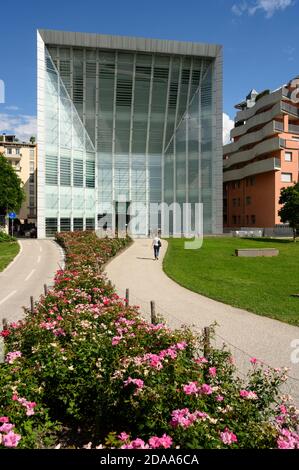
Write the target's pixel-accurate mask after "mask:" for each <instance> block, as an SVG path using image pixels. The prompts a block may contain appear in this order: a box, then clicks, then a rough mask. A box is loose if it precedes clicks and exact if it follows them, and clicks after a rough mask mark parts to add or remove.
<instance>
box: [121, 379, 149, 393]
mask: <svg viewBox="0 0 299 470" xmlns="http://www.w3.org/2000/svg"><path fill="white" fill-rule="evenodd" d="M130 384H134V385H136V387H137V389H136V391H135V393H134V395H137V393H138V392H139V391H140V390H142V389H143V387H144V381H143V380H142V379H132V377H129V378H128V379H127V380H125V381H124V386H125V387H127V386H128V385H130Z"/></svg>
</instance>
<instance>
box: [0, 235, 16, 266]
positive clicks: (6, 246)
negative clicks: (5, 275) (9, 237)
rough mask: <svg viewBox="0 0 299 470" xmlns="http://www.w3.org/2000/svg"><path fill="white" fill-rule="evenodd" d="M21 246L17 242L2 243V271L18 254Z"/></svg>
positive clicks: (0, 244)
mask: <svg viewBox="0 0 299 470" xmlns="http://www.w3.org/2000/svg"><path fill="white" fill-rule="evenodd" d="M19 249H20V245H19V244H18V243H17V242H0V271H3V269H4V268H6V266H7V265H8V264H9V263H10V262H11V261H12V260H13V259H14V257H15V256H16V255H17V254H18V252H19Z"/></svg>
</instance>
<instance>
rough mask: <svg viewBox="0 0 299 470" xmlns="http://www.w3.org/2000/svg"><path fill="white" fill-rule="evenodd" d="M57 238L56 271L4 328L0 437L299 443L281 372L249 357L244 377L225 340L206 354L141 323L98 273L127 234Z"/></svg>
mask: <svg viewBox="0 0 299 470" xmlns="http://www.w3.org/2000/svg"><path fill="white" fill-rule="evenodd" d="M57 241H58V242H59V243H60V244H61V245H62V246H63V247H64V249H65V252H66V267H65V269H64V270H60V271H58V272H57V275H56V278H55V285H54V287H53V288H52V289H51V290H50V291H49V292H48V294H47V296H45V297H41V299H40V301H39V302H38V304H36V306H35V309H34V313H33V314H31V313H29V312H28V313H27V316H26V319H25V320H24V321H22V322H18V323H13V324H11V325H9V328H8V330H6V331H3V332H2V335H3V336H4V339H5V348H6V362H5V364H3V365H1V367H0V390H1V391H0V406H1V408H0V409H1V411H0V424H1V423H3V425H2V426H0V446H1V445H2V446H4V447H32V448H38V447H55V446H57V445H58V446H60V447H82V446H84V444H85V447H97V448H102V447H103V446H104V447H119V448H169V447H177V446H179V447H181V448H244V447H245V448H252V447H257V448H275V447H279V448H298V447H299V439H298V434H297V431H296V429H297V426H298V413H297V410H296V409H295V407H294V406H293V405H292V403H291V402H290V401H289V397H283V396H282V397H281V396H280V395H279V386H280V384H281V383H282V382H283V381H284V380H285V376H284V375H285V371H283V370H282V371H280V370H277V371H274V370H269V369H267V368H265V367H263V366H262V365H261V364H260V363H259V362H258V361H256V360H255V359H253V360H252V361H251V362H252V365H251V370H250V372H249V374H248V377H247V378H246V380H243V379H242V380H241V379H240V378H238V375H237V373H236V369H235V366H234V364H233V360H232V358H231V355H230V353H229V352H228V351H227V350H225V349H223V350H216V349H211V350H210V352H209V354H208V357H203V344H202V339H201V338H200V337H197V336H196V335H194V333H192V331H191V330H189V329H187V328H182V329H180V330H175V331H173V330H170V329H169V328H168V327H167V326H166V325H165V324H164V323H163V322H161V323H159V324H157V325H153V324H150V323H148V322H146V321H145V320H144V319H143V318H142V317H141V315H140V314H139V310H138V307H137V306H129V305H127V303H126V301H125V299H121V298H119V297H118V296H117V295H116V293H115V291H114V289H113V287H112V285H111V283H110V282H109V281H108V280H107V279H106V277H105V275H104V274H103V266H104V264H105V262H106V261H107V260H108V259H109V258H110V257H111V256H113V255H114V254H116V253H117V251H118V250H120V249H122V248H123V247H125V246H126V245H127V244H128V243H129V242H130V240H129V239H108V238H107V239H98V238H97V237H96V236H95V234H94V233H92V232H75V233H63V234H59V235H58V236H57ZM1 416H2V417H1ZM1 419H2V421H1ZM86 443H88V444H86Z"/></svg>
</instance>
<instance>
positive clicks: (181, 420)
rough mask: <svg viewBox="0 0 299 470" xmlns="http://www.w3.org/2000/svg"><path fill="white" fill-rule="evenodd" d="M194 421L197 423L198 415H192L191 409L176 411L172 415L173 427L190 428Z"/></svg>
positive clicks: (171, 422)
mask: <svg viewBox="0 0 299 470" xmlns="http://www.w3.org/2000/svg"><path fill="white" fill-rule="evenodd" d="M194 421H196V414H195V413H190V411H189V408H182V409H181V410H174V411H173V412H172V413H171V421H170V424H171V426H173V427H177V426H182V427H183V428H188V427H189V426H191V425H192V424H193V423H194Z"/></svg>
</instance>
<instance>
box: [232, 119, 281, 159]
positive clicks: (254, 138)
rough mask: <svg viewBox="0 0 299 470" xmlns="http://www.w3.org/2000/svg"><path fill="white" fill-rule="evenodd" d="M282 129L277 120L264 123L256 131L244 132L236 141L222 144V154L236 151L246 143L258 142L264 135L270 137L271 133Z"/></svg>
mask: <svg viewBox="0 0 299 470" xmlns="http://www.w3.org/2000/svg"><path fill="white" fill-rule="evenodd" d="M282 131H283V123H282V122H278V121H271V122H269V123H268V124H266V125H265V126H264V127H263V128H262V129H260V130H258V131H256V132H250V133H249V134H245V135H243V136H242V137H240V139H238V140H237V141H236V142H232V143H231V144H227V145H224V147H223V153H224V155H227V154H230V153H234V152H238V151H239V150H240V149H242V147H245V146H247V145H250V144H253V143H255V142H256V143H257V142H260V141H262V140H264V139H265V138H266V137H270V136H271V135H272V134H275V133H276V132H282Z"/></svg>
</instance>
